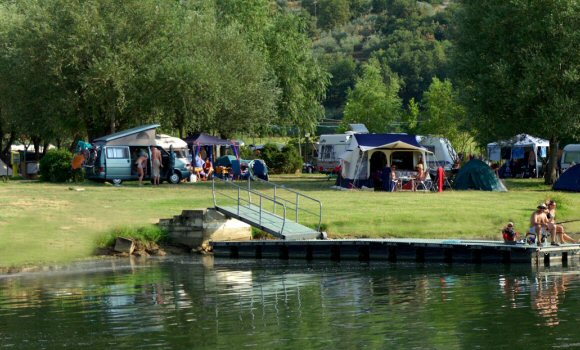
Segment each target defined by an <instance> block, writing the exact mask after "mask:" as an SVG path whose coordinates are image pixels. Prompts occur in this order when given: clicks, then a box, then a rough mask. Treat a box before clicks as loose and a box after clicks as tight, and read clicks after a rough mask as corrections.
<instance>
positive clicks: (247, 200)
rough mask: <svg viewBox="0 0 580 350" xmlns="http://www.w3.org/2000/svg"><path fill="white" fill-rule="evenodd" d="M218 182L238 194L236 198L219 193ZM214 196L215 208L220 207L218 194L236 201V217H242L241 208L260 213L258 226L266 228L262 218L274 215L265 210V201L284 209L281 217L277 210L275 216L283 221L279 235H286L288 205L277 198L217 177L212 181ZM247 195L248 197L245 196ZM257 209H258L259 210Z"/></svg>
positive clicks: (222, 192) (223, 192)
mask: <svg viewBox="0 0 580 350" xmlns="http://www.w3.org/2000/svg"><path fill="white" fill-rule="evenodd" d="M216 180H217V181H218V183H219V184H220V185H222V186H224V187H226V188H228V187H229V188H230V189H232V190H233V191H234V193H236V196H232V195H229V194H228V193H226V192H225V191H219V190H218V189H217V187H216ZM212 194H213V204H214V206H215V207H218V203H217V195H218V194H220V195H222V196H224V197H226V198H229V199H231V200H233V201H235V202H236V206H237V211H236V215H237V216H238V217H241V216H240V208H241V207H244V208H247V209H248V210H251V211H253V212H256V213H258V224H259V225H260V226H262V227H264V225H262V217H263V216H264V213H268V214H270V215H272V213H270V212H268V211H265V210H264V200H265V201H267V202H271V204H272V206H273V207H274V208H276V206H280V207H282V215H281V216H280V215H278V214H276V210H275V209H274V213H273V214H274V215H275V216H277V217H279V218H280V219H281V220H282V226H281V228H280V231H279V233H280V234H282V233H284V226H285V225H286V204H284V203H283V202H281V201H278V200H276V199H275V198H272V197H270V196H267V195H265V194H263V193H260V192H259V191H255V190H252V189H251V188H250V187H248V188H245V186H244V187H242V186H239V185H237V184H235V183H234V182H233V181H226V180H224V179H220V178H217V177H216V176H214V177H213V180H212ZM246 194H247V196H245V195H246ZM252 195H255V196H257V197H258V198H259V200H258V204H255V203H253V202H252ZM256 207H257V208H258V209H257V210H256Z"/></svg>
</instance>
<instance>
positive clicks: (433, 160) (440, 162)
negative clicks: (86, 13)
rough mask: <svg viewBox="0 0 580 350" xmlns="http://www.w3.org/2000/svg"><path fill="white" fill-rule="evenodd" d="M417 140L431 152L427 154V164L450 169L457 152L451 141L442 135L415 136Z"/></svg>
mask: <svg viewBox="0 0 580 350" xmlns="http://www.w3.org/2000/svg"><path fill="white" fill-rule="evenodd" d="M417 141H418V142H419V143H420V144H421V146H423V147H425V148H426V149H428V150H429V151H431V152H432V154H427V166H428V167H429V168H431V169H435V168H437V167H439V166H441V167H443V169H445V170H450V169H451V168H452V167H453V163H455V161H456V160H457V152H456V151H455V148H453V145H452V144H451V142H449V140H448V139H446V138H443V137H436V136H417Z"/></svg>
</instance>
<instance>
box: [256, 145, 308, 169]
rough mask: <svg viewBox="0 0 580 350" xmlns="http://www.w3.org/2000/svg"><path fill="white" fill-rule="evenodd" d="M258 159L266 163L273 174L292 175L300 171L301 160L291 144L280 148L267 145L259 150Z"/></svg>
mask: <svg viewBox="0 0 580 350" xmlns="http://www.w3.org/2000/svg"><path fill="white" fill-rule="evenodd" d="M259 158H261V159H263V160H264V161H265V162H266V164H267V165H268V167H269V169H270V172H271V173H273V174H284V173H294V172H296V171H297V170H299V169H302V158H301V157H300V154H299V152H298V149H297V148H296V147H295V146H294V145H293V144H289V145H287V146H284V147H282V148H280V147H278V145H276V144H273V143H267V144H265V145H264V148H263V149H262V150H260V156H259Z"/></svg>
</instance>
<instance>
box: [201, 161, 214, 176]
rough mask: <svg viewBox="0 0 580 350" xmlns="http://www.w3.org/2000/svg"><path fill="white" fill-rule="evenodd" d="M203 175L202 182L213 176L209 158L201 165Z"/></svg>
mask: <svg viewBox="0 0 580 350" xmlns="http://www.w3.org/2000/svg"><path fill="white" fill-rule="evenodd" d="M203 173H204V175H205V177H204V178H203V181H205V180H210V179H211V175H212V174H213V165H212V164H211V160H210V159H209V157H207V158H206V159H205V163H204V164H203Z"/></svg>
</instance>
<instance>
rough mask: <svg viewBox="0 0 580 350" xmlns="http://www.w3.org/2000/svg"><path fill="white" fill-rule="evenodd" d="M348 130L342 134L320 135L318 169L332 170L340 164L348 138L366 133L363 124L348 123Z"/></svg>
mask: <svg viewBox="0 0 580 350" xmlns="http://www.w3.org/2000/svg"><path fill="white" fill-rule="evenodd" d="M349 128H350V130H349V131H347V132H346V133H344V134H329V135H320V140H319V141H318V158H317V166H318V171H320V172H321V173H329V172H333V171H334V169H336V167H337V166H338V165H340V158H339V157H340V155H341V154H343V153H344V152H346V150H347V147H348V145H349V143H350V139H351V138H352V135H354V134H368V132H369V131H368V129H367V128H366V126H365V125H364V124H349Z"/></svg>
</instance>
